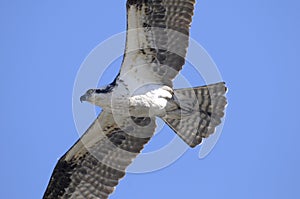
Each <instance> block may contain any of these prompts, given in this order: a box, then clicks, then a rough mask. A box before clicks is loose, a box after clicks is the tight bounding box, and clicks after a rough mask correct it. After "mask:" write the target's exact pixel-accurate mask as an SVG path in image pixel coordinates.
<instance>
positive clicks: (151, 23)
mask: <svg viewBox="0 0 300 199" xmlns="http://www.w3.org/2000/svg"><path fill="white" fill-rule="evenodd" d="M194 4H195V1H194V0H127V4H126V7H127V37H126V49H125V54H124V58H123V62H122V66H121V69H120V72H119V74H118V76H117V77H116V78H115V80H114V81H113V82H112V83H111V84H109V85H108V86H106V87H103V88H96V89H90V90H88V91H87V92H86V93H85V94H84V95H83V96H81V97H80V100H81V101H87V102H90V103H92V104H94V105H96V106H100V107H101V108H102V112H101V113H100V115H99V116H98V117H97V119H96V120H95V121H94V122H93V123H92V124H91V126H90V127H89V128H88V129H87V131H86V132H85V133H84V134H83V136H82V137H81V138H80V139H79V140H78V141H77V142H76V143H75V144H74V145H73V146H72V147H71V149H70V150H69V151H68V152H67V153H66V154H65V155H63V156H62V157H61V158H60V160H59V161H58V163H57V165H56V166H55V169H54V171H53V174H52V176H51V179H50V182H49V184H48V187H47V189H46V192H45V194H44V196H43V198H44V199H46V198H48V199H53V198H77V199H85V198H89V199H90V198H93V199H95V198H101V199H104V198H108V196H109V195H110V194H111V193H112V192H113V191H114V188H115V186H116V185H117V184H118V182H119V180H120V179H121V178H122V177H123V176H124V175H125V170H126V168H127V167H128V165H129V164H130V163H131V162H132V161H133V159H134V158H135V157H136V156H137V155H138V154H139V153H140V151H141V150H142V149H143V147H144V145H145V144H146V143H147V142H148V141H149V140H150V138H151V137H152V135H153V134H154V132H155V127H156V124H155V118H156V117H160V118H162V119H163V121H165V122H166V123H167V124H168V126H169V127H170V128H171V129H173V130H174V132H175V133H176V134H177V135H178V136H180V138H182V140H183V141H184V142H186V143H187V144H188V145H189V146H191V147H195V146H197V145H198V144H200V143H201V140H202V139H203V138H206V137H208V136H209V135H210V134H212V133H213V132H214V131H215V127H216V126H218V125H219V124H220V123H221V118H222V117H223V116H224V109H225V106H226V104H227V102H226V97H225V93H226V87H225V84H224V83H223V82H219V83H216V84H211V85H207V86H201V87H195V88H187V89H173V86H172V80H173V79H174V78H175V76H176V75H177V74H178V72H179V71H180V70H181V69H182V66H183V65H184V63H185V55H186V51H187V47H188V41H189V28H190V24H191V21H192V15H193V11H194Z"/></svg>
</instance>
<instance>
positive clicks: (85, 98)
mask: <svg viewBox="0 0 300 199" xmlns="http://www.w3.org/2000/svg"><path fill="white" fill-rule="evenodd" d="M87 99H88V97H87V96H86V94H84V95H82V96H81V97H80V102H81V103H82V102H84V101H87Z"/></svg>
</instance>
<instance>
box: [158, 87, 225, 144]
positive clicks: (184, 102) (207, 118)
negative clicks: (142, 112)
mask: <svg viewBox="0 0 300 199" xmlns="http://www.w3.org/2000/svg"><path fill="white" fill-rule="evenodd" d="M226 91H227V88H226V86H225V83H224V82H220V83H216V84H210V85H207V86H200V87H195V88H188V89H177V90H174V97H173V101H171V102H170V108H169V109H167V114H166V115H165V116H164V117H162V119H163V120H164V121H165V122H166V123H167V124H168V125H169V127H170V128H172V129H173V130H174V131H175V133H177V134H178V135H179V136H180V138H181V139H183V140H184V141H185V142H186V143H187V144H188V145H189V146H191V147H195V146H197V145H198V144H200V143H201V141H202V138H206V137H208V136H209V135H210V134H212V133H213V132H214V131H215V128H216V126H218V125H219V124H220V123H221V118H222V117H223V116H224V110H225V106H226V104H227V100H226V97H225V93H226Z"/></svg>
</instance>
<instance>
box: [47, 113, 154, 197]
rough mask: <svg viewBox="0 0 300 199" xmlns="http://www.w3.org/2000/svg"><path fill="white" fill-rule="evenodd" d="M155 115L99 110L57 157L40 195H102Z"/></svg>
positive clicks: (122, 170)
mask: <svg viewBox="0 0 300 199" xmlns="http://www.w3.org/2000/svg"><path fill="white" fill-rule="evenodd" d="M155 127H156V125H155V118H133V117H119V116H117V117H115V116H114V115H113V114H111V113H108V112H106V111H103V112H102V113H101V114H100V115H99V116H98V118H97V119H96V120H95V121H94V122H93V124H92V125H91V126H90V127H89V129H88V130H87V131H86V133H85V134H84V135H83V136H82V137H81V138H80V139H79V140H78V141H77V143H76V144H74V145H73V147H72V148H71V149H70V150H69V151H68V152H67V153H66V154H65V155H64V156H63V157H61V158H60V160H59V161H58V163H57V165H56V166H55V169H54V171H53V173H52V176H51V179H50V182H49V184H48V187H47V189H46V192H45V194H44V196H43V199H53V198H55V199H60V198H76V199H87V198H89V199H91V198H93V199H99V198H101V199H104V198H108V195H109V194H110V193H112V192H113V191H114V187H115V186H116V185H117V184H118V182H119V179H121V178H122V177H123V176H124V175H125V169H126V167H127V166H128V165H129V164H130V163H131V162H132V160H133V159H134V158H135V157H136V156H137V155H138V154H139V153H140V151H141V150H142V149H143V147H144V144H146V143H147V142H148V141H149V139H150V138H151V137H152V135H153V133H154V131H155Z"/></svg>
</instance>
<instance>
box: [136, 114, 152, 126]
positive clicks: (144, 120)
mask: <svg viewBox="0 0 300 199" xmlns="http://www.w3.org/2000/svg"><path fill="white" fill-rule="evenodd" d="M131 119H132V121H133V122H134V123H135V124H137V125H139V126H148V125H149V124H150V123H151V118H150V117H133V116H131Z"/></svg>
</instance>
